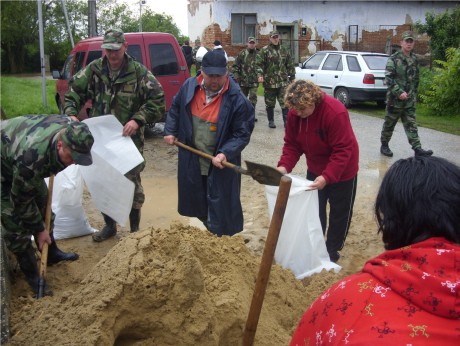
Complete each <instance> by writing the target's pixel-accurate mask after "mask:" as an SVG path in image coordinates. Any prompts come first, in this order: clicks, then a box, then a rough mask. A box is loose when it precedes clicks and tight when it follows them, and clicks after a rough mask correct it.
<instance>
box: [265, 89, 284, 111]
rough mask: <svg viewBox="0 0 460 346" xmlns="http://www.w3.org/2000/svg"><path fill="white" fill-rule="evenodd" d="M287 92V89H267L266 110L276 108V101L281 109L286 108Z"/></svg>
mask: <svg viewBox="0 0 460 346" xmlns="http://www.w3.org/2000/svg"><path fill="white" fill-rule="evenodd" d="M285 92H286V87H280V88H265V90H264V98H265V108H275V105H276V100H277V99H278V103H279V104H280V107H281V108H284V93H285Z"/></svg>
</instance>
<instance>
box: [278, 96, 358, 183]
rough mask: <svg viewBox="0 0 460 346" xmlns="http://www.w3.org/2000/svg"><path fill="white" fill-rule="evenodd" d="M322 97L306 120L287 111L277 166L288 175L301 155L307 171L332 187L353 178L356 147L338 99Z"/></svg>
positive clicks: (356, 159)
mask: <svg viewBox="0 0 460 346" xmlns="http://www.w3.org/2000/svg"><path fill="white" fill-rule="evenodd" d="M323 95H324V98H323V101H322V102H321V103H320V104H319V105H317V106H316V107H315V110H314V112H313V114H312V115H310V116H309V117H307V118H304V119H302V118H300V117H298V116H297V114H296V112H295V111H294V110H290V111H289V113H288V121H287V124H286V131H285V135H284V146H283V152H282V154H281V158H280V160H279V162H278V167H279V166H283V167H285V168H286V169H287V171H288V173H289V172H291V171H292V170H293V168H294V167H295V165H296V164H297V162H298V161H299V159H300V156H302V154H305V156H306V159H307V167H308V170H309V171H311V172H312V173H314V174H315V175H317V176H318V175H322V176H323V177H324V179H326V182H327V183H328V184H332V183H337V182H340V181H346V180H350V179H352V178H354V177H355V176H356V174H357V173H358V164H359V147H358V142H357V141H356V137H355V134H354V132H353V129H352V127H351V122H350V117H349V115H348V111H347V109H346V108H345V107H344V106H343V105H342V104H341V103H340V102H339V101H338V100H336V99H334V98H332V97H330V96H327V95H325V94H323Z"/></svg>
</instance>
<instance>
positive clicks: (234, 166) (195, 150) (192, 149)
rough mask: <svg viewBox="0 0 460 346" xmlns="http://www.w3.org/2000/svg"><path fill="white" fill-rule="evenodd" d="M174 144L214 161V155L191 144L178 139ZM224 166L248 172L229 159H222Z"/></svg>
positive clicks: (243, 172)
mask: <svg viewBox="0 0 460 346" xmlns="http://www.w3.org/2000/svg"><path fill="white" fill-rule="evenodd" d="M174 144H175V145H177V146H178V147H180V148H182V149H185V150H188V151H190V152H192V153H194V154H197V155H199V156H201V157H204V158H205V159H208V160H209V161H212V159H213V158H214V156H212V155H209V154H207V153H205V152H202V151H201V150H198V149H195V148H193V147H191V146H188V145H187V144H184V143H182V142H179V141H178V140H177V139H176V140H175V141H174ZM222 166H224V167H227V168H230V169H233V170H234V171H235V172H236V173H240V174H247V172H246V170H245V169H243V168H241V167H240V166H237V165H234V164H233V163H231V162H228V161H222Z"/></svg>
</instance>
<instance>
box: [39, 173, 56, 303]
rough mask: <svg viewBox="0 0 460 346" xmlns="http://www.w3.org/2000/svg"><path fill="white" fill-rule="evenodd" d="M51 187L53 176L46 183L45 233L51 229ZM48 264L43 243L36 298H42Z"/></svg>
mask: <svg viewBox="0 0 460 346" xmlns="http://www.w3.org/2000/svg"><path fill="white" fill-rule="evenodd" d="M53 185H54V175H52V176H50V178H49V181H48V200H47V203H46V212H45V232H48V233H50V229H51V202H52V200H53ZM47 263H48V243H47V242H44V243H43V246H42V252H41V256H40V271H39V276H40V277H39V283H38V285H39V287H38V294H37V298H42V297H43V290H44V287H45V275H46V265H47Z"/></svg>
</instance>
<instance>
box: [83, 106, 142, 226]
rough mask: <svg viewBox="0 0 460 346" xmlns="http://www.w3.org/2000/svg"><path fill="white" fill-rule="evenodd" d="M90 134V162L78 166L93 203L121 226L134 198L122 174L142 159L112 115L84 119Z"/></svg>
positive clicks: (131, 189) (131, 187)
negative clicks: (91, 139)
mask: <svg viewBox="0 0 460 346" xmlns="http://www.w3.org/2000/svg"><path fill="white" fill-rule="evenodd" d="M84 122H85V123H86V124H87V125H88V127H89V129H90V131H91V133H92V134H93V137H94V144H93V147H92V148H91V155H92V156H93V164H92V165H90V166H81V167H80V170H81V172H82V175H83V178H84V180H85V183H86V186H87V187H88V190H89V192H90V193H91V197H92V199H93V202H94V204H95V205H96V207H97V208H98V209H99V210H100V211H101V212H103V213H104V214H107V215H108V216H110V217H111V218H112V219H114V220H115V221H117V223H118V224H120V225H121V226H125V224H126V221H127V220H128V218H129V213H130V211H131V207H132V204H133V198H134V183H133V182H132V181H130V180H129V179H127V178H126V177H125V176H124V174H126V173H127V172H129V171H130V170H131V169H133V168H134V167H136V166H137V165H139V164H140V163H142V162H143V161H144V158H143V157H142V155H141V154H140V153H139V150H137V148H136V146H135V145H134V142H133V140H132V139H131V137H124V136H123V135H122V133H123V126H122V125H121V123H120V122H119V121H118V120H117V118H115V116H113V115H104V116H99V117H95V118H89V119H86V120H84Z"/></svg>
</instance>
